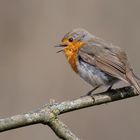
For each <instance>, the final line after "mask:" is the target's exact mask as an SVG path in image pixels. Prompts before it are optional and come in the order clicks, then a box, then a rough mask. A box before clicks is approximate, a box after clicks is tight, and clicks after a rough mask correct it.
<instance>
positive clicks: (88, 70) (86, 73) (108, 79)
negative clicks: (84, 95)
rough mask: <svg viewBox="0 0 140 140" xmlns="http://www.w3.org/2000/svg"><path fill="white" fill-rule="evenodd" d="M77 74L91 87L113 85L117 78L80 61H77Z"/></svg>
mask: <svg viewBox="0 0 140 140" xmlns="http://www.w3.org/2000/svg"><path fill="white" fill-rule="evenodd" d="M77 69H78V74H79V75H80V77H81V78H83V79H84V80H85V81H87V82H88V83H89V84H91V85H92V86H93V87H96V86H102V85H113V84H114V83H115V82H117V81H118V79H117V78H115V77H112V76H110V75H108V74H107V73H105V72H103V71H101V70H99V69H98V68H97V67H95V66H92V65H90V64H88V63H86V62H84V61H82V60H80V61H77Z"/></svg>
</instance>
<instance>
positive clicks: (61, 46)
mask: <svg viewBox="0 0 140 140" xmlns="http://www.w3.org/2000/svg"><path fill="white" fill-rule="evenodd" d="M55 47H58V48H65V47H67V45H66V44H59V45H56V46H55ZM63 51H64V49H61V50H59V51H57V52H56V53H59V52H63Z"/></svg>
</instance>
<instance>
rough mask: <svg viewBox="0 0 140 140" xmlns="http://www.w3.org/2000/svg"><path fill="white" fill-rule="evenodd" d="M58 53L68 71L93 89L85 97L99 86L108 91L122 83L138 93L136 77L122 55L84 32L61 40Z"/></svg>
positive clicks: (70, 33)
mask: <svg viewBox="0 0 140 140" xmlns="http://www.w3.org/2000/svg"><path fill="white" fill-rule="evenodd" d="M57 47H61V48H63V49H61V50H60V51H58V52H64V54H65V56H66V58H67V60H68V62H69V64H70V65H71V67H72V69H73V70H74V71H75V72H76V73H77V74H79V75H80V77H81V78H83V79H84V80H85V81H86V82H88V83H89V84H90V85H92V86H93V90H92V91H90V92H88V95H91V93H92V92H93V91H94V90H96V89H97V88H99V87H101V86H108V87H109V88H108V90H110V89H111V88H112V86H113V84H115V83H116V82H118V81H120V80H122V81H124V82H126V83H128V84H130V85H131V86H132V87H134V88H135V89H136V90H137V92H138V93H140V85H139V84H138V81H137V77H136V76H135V75H134V73H133V71H132V68H131V67H130V65H129V63H128V59H127V56H126V53H125V52H124V51H123V50H122V49H121V48H119V47H118V46H114V45H112V44H109V43H107V42H106V41H104V40H102V39H100V38H98V37H96V36H94V35H92V34H90V33H89V32H88V31H86V30H84V29H74V30H73V31H71V32H68V33H67V34H66V35H65V36H64V37H63V39H62V41H61V44H59V45H57Z"/></svg>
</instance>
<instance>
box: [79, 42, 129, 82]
mask: <svg viewBox="0 0 140 140" xmlns="http://www.w3.org/2000/svg"><path fill="white" fill-rule="evenodd" d="M78 55H79V56H80V57H81V58H82V59H83V60H84V61H85V62H87V63H89V64H91V65H94V66H96V67H98V68H99V69H101V70H102V71H104V72H106V73H108V74H109V75H111V76H113V77H116V78H118V79H121V80H124V81H126V82H128V81H127V79H126V69H127V68H128V62H127V57H126V54H125V53H124V52H123V51H122V50H121V49H120V48H118V47H113V46H112V45H108V46H106V45H103V44H99V43H93V45H91V44H90V45H89V46H83V47H81V48H80V49H79V53H78Z"/></svg>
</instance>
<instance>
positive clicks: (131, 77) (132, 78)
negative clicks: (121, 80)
mask: <svg viewBox="0 0 140 140" xmlns="http://www.w3.org/2000/svg"><path fill="white" fill-rule="evenodd" d="M126 78H127V80H128V81H129V83H130V84H131V85H132V86H133V87H134V88H135V89H136V90H137V92H138V94H140V78H138V77H137V76H136V75H135V74H134V73H133V71H132V70H130V69H129V70H128V71H127V73H126Z"/></svg>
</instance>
